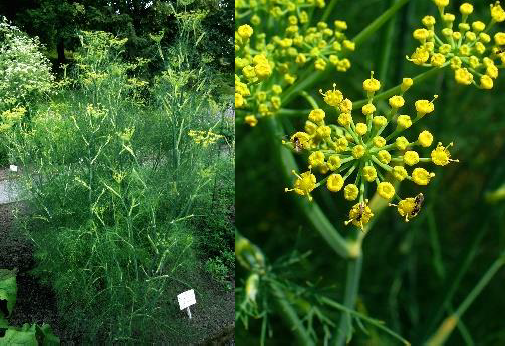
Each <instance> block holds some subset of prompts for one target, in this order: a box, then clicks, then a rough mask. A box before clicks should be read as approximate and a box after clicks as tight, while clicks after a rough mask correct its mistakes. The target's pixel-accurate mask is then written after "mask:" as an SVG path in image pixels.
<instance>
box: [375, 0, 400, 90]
mask: <svg viewBox="0 0 505 346" xmlns="http://www.w3.org/2000/svg"><path fill="white" fill-rule="evenodd" d="M397 1H398V0H391V2H392V3H395V2H397ZM395 25H396V17H393V18H392V19H391V20H390V21H389V23H388V26H387V28H386V33H385V34H384V42H385V44H384V47H383V49H382V56H381V62H380V68H379V80H380V81H381V82H383V83H385V82H386V78H387V75H388V70H389V67H390V66H391V61H390V59H391V50H392V48H393V41H394V36H395Z"/></svg>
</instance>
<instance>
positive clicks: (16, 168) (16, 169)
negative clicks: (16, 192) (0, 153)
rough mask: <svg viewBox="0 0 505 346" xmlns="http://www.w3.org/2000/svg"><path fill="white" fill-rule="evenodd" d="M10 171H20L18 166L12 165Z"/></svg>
mask: <svg viewBox="0 0 505 346" xmlns="http://www.w3.org/2000/svg"><path fill="white" fill-rule="evenodd" d="M9 169H10V170H11V171H12V172H17V171H18V166H16V165H10V167H9Z"/></svg>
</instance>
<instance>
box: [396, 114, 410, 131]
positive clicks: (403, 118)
mask: <svg viewBox="0 0 505 346" xmlns="http://www.w3.org/2000/svg"><path fill="white" fill-rule="evenodd" d="M411 126H412V119H410V117H409V116H408V115H405V114H402V115H400V116H398V127H399V128H400V129H408V128H409V127H411Z"/></svg>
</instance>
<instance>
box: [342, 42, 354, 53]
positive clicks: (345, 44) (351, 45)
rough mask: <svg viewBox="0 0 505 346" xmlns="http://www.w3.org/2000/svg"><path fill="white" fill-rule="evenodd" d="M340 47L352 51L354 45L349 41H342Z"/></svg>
mask: <svg viewBox="0 0 505 346" xmlns="http://www.w3.org/2000/svg"><path fill="white" fill-rule="evenodd" d="M342 45H343V46H344V48H345V49H347V50H350V51H354V48H355V45H354V42H351V41H349V40H344V41H342Z"/></svg>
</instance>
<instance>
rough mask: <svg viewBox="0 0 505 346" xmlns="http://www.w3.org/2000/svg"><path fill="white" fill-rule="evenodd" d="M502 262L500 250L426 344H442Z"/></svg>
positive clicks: (504, 259)
mask: <svg viewBox="0 0 505 346" xmlns="http://www.w3.org/2000/svg"><path fill="white" fill-rule="evenodd" d="M504 264H505V252H502V253H501V254H500V256H499V257H498V258H497V259H496V260H495V261H494V262H493V264H492V265H491V267H490V268H489V269H488V270H487V272H486V273H485V274H484V276H482V278H481V279H480V281H479V282H478V283H477V285H475V287H474V288H473V289H472V291H471V292H470V293H469V294H468V296H467V297H466V298H465V300H464V301H463V303H461V305H460V306H459V307H458V309H457V310H456V311H455V312H454V313H453V314H451V315H450V316H449V317H447V318H446V319H445V320H444V321H443V322H442V324H441V325H440V327H439V328H438V330H437V331H436V332H435V334H434V335H433V336H431V337H430V338H429V339H428V341H427V342H426V345H428V346H437V345H443V344H444V342H445V341H446V340H447V338H449V336H450V335H451V333H452V331H453V330H454V328H455V327H456V325H457V324H458V321H459V319H460V318H461V316H463V314H464V313H465V311H466V310H467V309H468V307H469V306H470V305H471V304H472V303H473V301H474V300H475V298H477V296H478V295H479V294H480V293H481V292H482V290H483V289H484V288H485V287H486V286H487V284H488V283H489V281H491V279H492V278H493V276H494V275H495V274H496V273H497V272H498V270H499V269H500V268H501V267H502V266H503V265H504Z"/></svg>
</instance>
